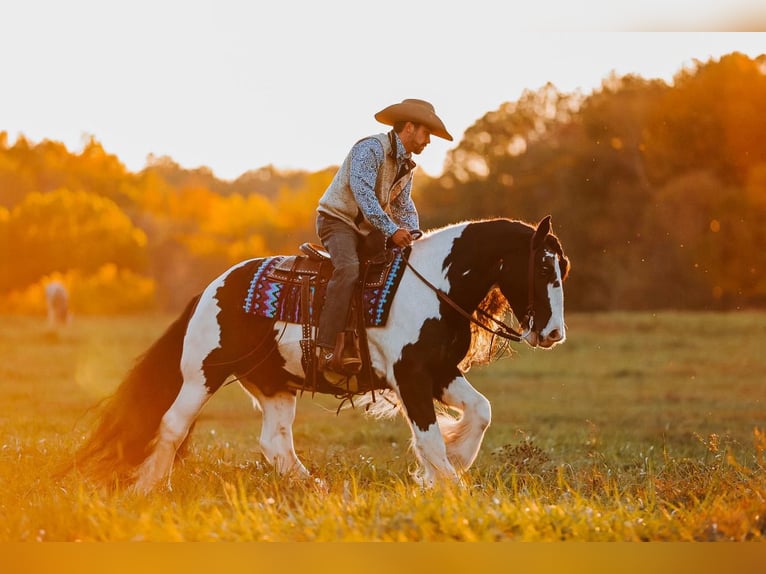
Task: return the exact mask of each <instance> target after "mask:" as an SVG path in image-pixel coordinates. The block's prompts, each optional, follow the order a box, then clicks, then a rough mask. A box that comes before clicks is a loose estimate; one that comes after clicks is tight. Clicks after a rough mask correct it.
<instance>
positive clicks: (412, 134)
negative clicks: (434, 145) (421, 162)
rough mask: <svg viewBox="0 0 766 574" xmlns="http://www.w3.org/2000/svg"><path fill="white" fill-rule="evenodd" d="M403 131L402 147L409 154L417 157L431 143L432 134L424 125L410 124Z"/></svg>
mask: <svg viewBox="0 0 766 574" xmlns="http://www.w3.org/2000/svg"><path fill="white" fill-rule="evenodd" d="M403 131H404V133H403V136H404V137H402V138H401V139H402V145H403V146H404V149H406V150H407V151H408V152H409V153H414V154H415V155H417V154H419V153H420V152H422V151H423V150H424V149H426V146H427V145H428V144H429V143H431V132H430V131H429V130H428V128H427V127H425V126H424V125H422V124H413V123H412V122H408V123H407V126H406V127H405V128H404V130H403Z"/></svg>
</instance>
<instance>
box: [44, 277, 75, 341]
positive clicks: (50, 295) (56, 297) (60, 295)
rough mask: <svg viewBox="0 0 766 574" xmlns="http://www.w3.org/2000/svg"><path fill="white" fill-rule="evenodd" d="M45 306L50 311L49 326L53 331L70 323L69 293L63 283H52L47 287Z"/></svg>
mask: <svg viewBox="0 0 766 574" xmlns="http://www.w3.org/2000/svg"><path fill="white" fill-rule="evenodd" d="M45 305H46V308H47V310H48V326H49V327H50V328H51V329H58V328H60V327H63V326H64V325H66V324H67V323H69V320H70V317H71V315H70V313H69V293H68V292H67V289H66V287H65V286H64V284H63V283H61V282H60V281H51V282H50V283H48V284H47V285H46V286H45Z"/></svg>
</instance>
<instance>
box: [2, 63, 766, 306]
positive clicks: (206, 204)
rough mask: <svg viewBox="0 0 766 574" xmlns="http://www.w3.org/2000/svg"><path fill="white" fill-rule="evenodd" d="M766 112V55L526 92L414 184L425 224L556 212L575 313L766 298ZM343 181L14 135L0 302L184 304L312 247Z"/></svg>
mask: <svg viewBox="0 0 766 574" xmlns="http://www.w3.org/2000/svg"><path fill="white" fill-rule="evenodd" d="M764 104H766V55H762V56H759V57H758V58H755V59H751V58H749V57H747V56H745V55H742V54H739V53H732V54H728V55H726V56H723V57H721V58H720V59H718V60H712V59H711V60H709V61H706V62H701V61H697V62H695V63H694V65H692V66H690V67H687V68H684V69H682V70H680V71H679V72H678V73H677V75H676V76H675V78H674V79H673V81H672V82H671V83H666V82H664V81H661V80H656V79H644V78H641V77H639V76H635V75H626V76H617V75H614V74H612V75H610V76H608V77H606V78H605V79H604V81H603V82H602V85H601V86H600V88H599V89H596V90H594V91H593V92H592V93H590V94H587V95H584V94H581V93H562V92H560V91H559V90H557V89H556V87H555V86H553V85H551V84H548V85H545V86H543V87H541V88H540V89H538V90H529V91H526V92H525V93H524V94H523V95H522V96H521V97H520V98H519V99H518V100H517V101H513V102H506V103H503V104H502V105H501V106H500V107H499V108H498V109H496V110H492V111H489V112H488V113H486V114H485V115H484V116H483V117H481V118H479V119H478V120H477V121H476V122H475V123H474V124H473V125H472V126H471V127H470V128H469V129H468V130H466V132H465V134H464V135H463V137H462V139H461V140H460V141H459V143H458V144H457V146H456V147H455V148H453V149H452V150H451V151H450V152H449V154H448V157H447V161H446V163H445V169H444V172H443V173H442V175H440V176H439V177H436V178H430V177H428V176H427V175H425V174H418V175H417V176H416V180H415V189H414V196H415V200H416V203H417V205H418V208H419V211H420V215H421V223H422V226H423V227H424V228H431V227H436V226H441V225H444V224H448V223H452V222H455V221H462V220H466V219H478V218H488V217H497V216H502V217H511V218H518V219H524V220H527V221H536V220H538V219H539V218H541V217H542V216H544V215H547V214H551V215H552V216H553V221H554V227H555V231H556V233H557V234H558V235H559V237H560V238H561V240H562V243H563V244H564V247H565V249H566V250H567V253H568V255H569V256H570V258H571V259H572V262H573V271H572V275H571V278H570V281H569V282H568V285H567V293H566V299H567V306H568V308H569V309H579V310H611V309H659V308H677V309H734V308H739V307H745V306H747V307H754V306H761V305H763V304H764V303H765V302H766V279H765V278H764V270H766V250H764V246H765V245H766V241H764V240H765V239H766V230H765V229H764V225H763V220H764V215H766V137H764V136H766V114H763V108H764ZM334 172H335V168H328V169H326V170H322V171H319V172H314V173H310V172H305V171H291V172H285V171H280V170H277V169H275V168H273V167H272V166H266V167H263V168H260V169H257V170H253V171H250V172H247V173H245V174H243V175H242V176H241V177H239V178H237V179H236V180H234V181H224V180H219V179H217V178H216V177H215V176H214V175H213V173H212V172H211V171H210V170H209V169H207V168H199V169H192V170H188V169H183V168H181V167H180V166H179V165H178V164H176V163H175V162H174V161H173V160H172V159H171V158H168V157H150V158H149V160H148V162H147V165H146V167H145V168H144V169H143V170H141V171H140V172H137V173H133V172H130V171H128V170H126V168H125V167H124V166H123V164H122V163H121V162H120V161H119V158H117V157H116V156H115V155H112V154H110V153H108V152H107V151H106V150H104V148H103V146H102V145H101V144H100V143H99V142H98V141H96V139H95V138H90V140H89V141H88V142H86V143H85V145H84V146H83V149H82V151H81V152H79V153H73V152H71V151H69V150H68V149H67V148H66V147H65V146H64V145H63V144H61V143H58V142H55V141H49V140H44V141H42V142H39V143H36V144H35V143H30V142H29V141H27V140H26V139H25V138H24V137H19V138H17V139H16V141H15V142H14V143H12V144H11V143H10V142H9V141H8V136H7V133H4V132H0V245H2V246H3V248H2V253H3V257H2V258H0V311H25V310H27V311H29V310H35V309H36V308H38V307H39V306H40V305H42V303H41V301H42V296H41V290H42V286H43V284H44V283H45V282H46V281H48V280H49V279H51V278H52V277H56V278H59V279H63V280H64V281H65V283H67V284H68V285H70V287H71V291H72V299H73V306H74V307H75V309H77V308H79V309H80V311H81V312H120V311H139V310H146V309H149V308H161V309H176V308H177V307H179V306H181V305H183V304H184V303H185V302H186V300H187V299H188V298H189V297H190V296H192V295H193V294H194V293H196V292H197V291H199V289H201V288H202V287H203V286H204V285H205V284H206V283H207V282H208V281H209V280H210V279H212V278H213V277H214V276H216V275H217V274H218V273H220V272H221V271H223V270H224V269H225V268H226V267H228V266H229V265H230V264H232V263H235V262H237V261H240V260H242V259H246V258H249V257H256V256H262V255H270V254H276V253H294V252H296V248H297V246H298V245H299V244H300V243H301V242H303V241H317V239H316V235H315V231H314V210H315V207H316V203H317V201H318V199H319V196H320V195H321V194H322V192H323V191H324V189H325V188H326V187H327V185H328V184H329V182H330V180H331V179H332V176H333V174H334Z"/></svg>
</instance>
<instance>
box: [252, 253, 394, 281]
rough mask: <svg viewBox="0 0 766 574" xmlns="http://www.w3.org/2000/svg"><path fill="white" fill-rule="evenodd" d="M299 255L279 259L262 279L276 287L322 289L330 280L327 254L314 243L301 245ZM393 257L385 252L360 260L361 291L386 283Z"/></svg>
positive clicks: (330, 271)
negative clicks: (271, 280) (318, 287)
mask: <svg viewBox="0 0 766 574" xmlns="http://www.w3.org/2000/svg"><path fill="white" fill-rule="evenodd" d="M300 250H301V252H302V253H303V255H289V256H286V257H283V258H282V259H281V261H279V262H278V263H277V264H276V265H274V266H273V267H272V268H271V269H270V270H269V271H268V273H267V274H266V278H268V279H273V280H274V281H278V282H280V283H287V284H294V285H300V284H301V283H303V282H304V281H305V280H306V279H308V280H309V282H310V283H312V284H315V285H323V284H325V283H327V282H328V281H329V280H330V277H331V276H332V259H331V258H330V254H329V253H328V252H327V250H325V249H324V247H322V246H321V245H316V244H315V243H303V244H302V245H301V246H300ZM393 261H394V257H393V255H392V253H391V252H390V251H385V252H382V253H379V254H377V255H375V256H374V257H371V258H367V257H364V256H363V257H362V258H361V270H360V271H361V272H360V276H361V277H363V279H364V283H363V285H362V288H363V289H375V288H378V287H381V286H382V285H384V284H385V283H386V280H387V279H388V274H389V273H390V271H391V264H392V263H393Z"/></svg>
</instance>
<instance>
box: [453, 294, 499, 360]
mask: <svg viewBox="0 0 766 574" xmlns="http://www.w3.org/2000/svg"><path fill="white" fill-rule="evenodd" d="M478 309H481V310H482V311H483V312H484V313H486V314H488V315H491V316H492V317H497V318H498V319H501V320H502V321H504V322H507V321H508V320H510V318H512V317H513V313H512V312H511V306H510V305H509V304H508V301H506V299H505V297H503V295H502V293H500V289H499V288H498V287H495V288H494V289H492V290H491V291H490V292H489V293H487V296H486V297H484V299H483V300H482V302H481V303H479V306H478ZM484 313H477V312H474V314H473V318H474V319H476V321H478V322H479V323H481V324H482V325H485V326H486V327H487V328H488V329H490V330H493V331H494V330H495V329H496V328H497V325H496V324H495V323H494V322H493V321H492V320H490V319H489V318H488V317H487V316H486V315H484ZM511 352H512V349H511V346H510V344H509V342H508V339H503V338H501V337H496V336H495V335H494V334H492V333H490V332H489V331H487V330H485V329H482V328H481V327H479V326H478V325H475V324H474V323H471V345H470V347H469V348H468V352H467V353H466V354H465V357H463V360H462V361H461V362H460V364H459V365H458V368H459V369H460V370H461V371H463V372H467V371H468V370H469V369H470V368H471V367H472V366H473V365H486V364H488V363H490V362H492V361H494V360H495V359H498V358H500V357H502V356H504V355H506V354H510V353H511Z"/></svg>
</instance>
